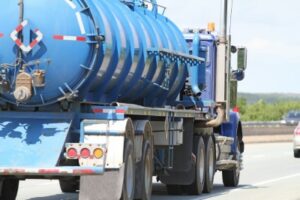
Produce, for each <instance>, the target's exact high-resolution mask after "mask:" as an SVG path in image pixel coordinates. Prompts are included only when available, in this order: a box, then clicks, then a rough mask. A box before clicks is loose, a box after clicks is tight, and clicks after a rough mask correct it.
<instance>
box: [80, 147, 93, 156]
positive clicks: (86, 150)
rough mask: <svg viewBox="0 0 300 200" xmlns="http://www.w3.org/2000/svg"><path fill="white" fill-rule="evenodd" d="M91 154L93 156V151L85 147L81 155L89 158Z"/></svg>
mask: <svg viewBox="0 0 300 200" xmlns="http://www.w3.org/2000/svg"><path fill="white" fill-rule="evenodd" d="M90 156H91V152H90V150H89V149H87V148H84V149H82V150H81V152H80V157H82V158H88V157H90Z"/></svg>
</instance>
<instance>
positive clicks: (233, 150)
mask: <svg viewBox="0 0 300 200" xmlns="http://www.w3.org/2000/svg"><path fill="white" fill-rule="evenodd" d="M224 4H225V6H224V10H227V1H225V2H224ZM0 5H1V8H5V9H2V11H1V16H2V20H4V19H6V20H5V21H3V22H2V23H0V108H1V112H0V144H1V148H0V152H1V154H0V155H1V159H0V177H1V178H0V182H1V184H0V185H1V190H0V191H1V195H0V197H1V199H15V198H16V195H17V191H18V185H19V181H20V180H26V179H37V178H42V179H58V180H59V183H60V187H61V190H62V191H63V192H76V191H77V190H79V191H80V192H79V198H80V199H83V200H85V199H93V200H98V199H109V200H110V199H151V192H152V176H157V178H158V179H159V180H160V181H161V182H162V183H164V184H165V185H166V186H167V189H168V192H169V193H171V194H174V193H181V192H187V193H189V194H200V193H202V191H205V192H210V191H211V190H212V186H213V178H214V173H215V171H216V170H221V171H222V172H223V178H224V185H225V186H237V184H238V179H239V171H240V169H241V156H240V155H241V153H242V151H243V141H242V129H241V123H240V120H239V116H238V114H237V113H232V112H229V109H230V104H229V103H230V97H229V96H226V95H224V94H229V92H227V91H229V90H228V89H229V88H230V84H231V82H232V80H231V79H229V78H228V76H226V74H229V73H231V71H227V70H230V62H229V59H228V60H226V57H228V56H229V57H230V52H229V51H228V49H229V47H231V45H230V40H228V37H227V34H226V33H227V32H226V31H225V34H224V35H222V36H220V37H218V36H217V35H214V34H213V33H212V32H211V30H207V31H204V32H195V33H189V34H185V35H184V34H182V33H181V31H180V30H179V29H178V27H177V26H176V25H175V24H174V23H173V22H172V21H171V20H169V19H168V18H167V17H165V16H164V15H163V13H160V12H159V8H160V6H159V5H158V4H157V3H156V1H155V0H152V1H151V2H147V1H119V0H110V1H107V0H101V1H99V0H51V1H50V0H44V1H33V0H10V1H6V2H0ZM191 34H192V38H190V37H191ZM239 51H240V52H242V53H239V59H240V60H241V61H245V55H246V54H245V52H246V51H245V49H243V48H242V49H239ZM218 52H220V53H218ZM217 61H218V62H217ZM241 63H243V62H241ZM243 64H245V63H243ZM240 69H241V70H242V71H243V70H244V69H245V65H242V64H241V67H240ZM232 74H233V75H234V74H235V73H232ZM226 77H227V78H226ZM232 77H233V76H232ZM215 82H216V85H218V86H214V84H215ZM222 82H223V83H222ZM224 86H226V87H224ZM222 94H223V96H222ZM220 97H222V98H220Z"/></svg>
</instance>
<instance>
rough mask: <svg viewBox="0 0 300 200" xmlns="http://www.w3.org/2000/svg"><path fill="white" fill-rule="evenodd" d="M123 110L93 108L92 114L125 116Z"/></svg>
mask: <svg viewBox="0 0 300 200" xmlns="http://www.w3.org/2000/svg"><path fill="white" fill-rule="evenodd" d="M125 112H126V111H125V110H123V109H101V108H93V113H116V114H125Z"/></svg>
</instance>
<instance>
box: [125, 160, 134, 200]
mask: <svg viewBox="0 0 300 200" xmlns="http://www.w3.org/2000/svg"><path fill="white" fill-rule="evenodd" d="M132 162H133V159H132V155H129V156H128V160H127V168H126V191H127V196H128V199H130V198H131V197H132V196H133V195H132V191H133V163H132Z"/></svg>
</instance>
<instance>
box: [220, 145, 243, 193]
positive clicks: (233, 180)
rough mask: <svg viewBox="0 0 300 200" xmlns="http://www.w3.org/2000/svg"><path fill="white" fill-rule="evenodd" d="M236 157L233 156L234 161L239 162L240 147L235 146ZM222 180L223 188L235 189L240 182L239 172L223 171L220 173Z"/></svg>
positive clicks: (237, 170)
mask: <svg viewBox="0 0 300 200" xmlns="http://www.w3.org/2000/svg"><path fill="white" fill-rule="evenodd" d="M236 151H237V155H236V156H235V160H238V161H240V156H241V153H240V145H238V146H237V150H236ZM222 179H223V184H224V186H225V187H237V186H238V185H239V182H240V171H239V169H234V170H225V171H222Z"/></svg>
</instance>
